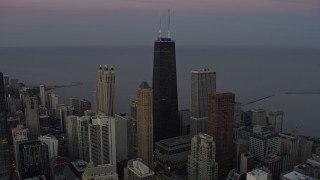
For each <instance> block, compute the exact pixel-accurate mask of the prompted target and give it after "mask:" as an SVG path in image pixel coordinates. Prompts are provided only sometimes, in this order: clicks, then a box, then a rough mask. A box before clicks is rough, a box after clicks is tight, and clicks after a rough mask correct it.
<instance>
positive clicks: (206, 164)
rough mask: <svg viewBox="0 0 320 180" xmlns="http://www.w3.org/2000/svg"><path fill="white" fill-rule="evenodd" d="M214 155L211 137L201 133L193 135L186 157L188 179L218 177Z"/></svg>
mask: <svg viewBox="0 0 320 180" xmlns="http://www.w3.org/2000/svg"><path fill="white" fill-rule="evenodd" d="M215 157H216V145H215V142H214V141H213V138H212V137H211V136H209V135H207V134H203V133H200V134H198V135H196V136H194V137H193V138H192V141H191V154H190V155H189V158H188V179H189V180H215V179H218V163H217V162H215Z"/></svg>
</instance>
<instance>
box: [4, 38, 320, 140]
mask: <svg viewBox="0 0 320 180" xmlns="http://www.w3.org/2000/svg"><path fill="white" fill-rule="evenodd" d="M176 48H177V71H178V89H179V106H180V109H182V108H189V106H190V71H191V70H193V69H200V68H210V69H212V70H215V71H216V72H217V89H218V90H219V91H231V92H234V93H235V94H236V99H237V101H240V102H242V103H247V102H249V101H251V100H255V99H258V98H261V97H264V96H267V95H271V94H276V96H275V97H273V98H270V99H267V100H265V101H261V102H259V103H255V104H252V105H250V106H245V107H244V109H245V110H248V109H250V108H253V107H262V108H265V109H267V110H271V109H282V110H284V113H285V123H284V125H285V128H284V129H285V130H286V131H289V130H291V129H293V128H294V127H296V126H298V128H299V129H300V131H301V132H303V133H305V134H309V135H316V136H320V113H319V110H320V94H319V95H285V94H283V93H284V92H287V91H298V92H306V91H307V92H310V91H312V92H320V48H318V49H317V48H283V47H282V48H275V47H227V46H179V45H178V44H177V47H176ZM100 64H101V65H105V64H106V65H109V66H110V65H113V66H114V67H115V70H116V92H117V110H118V111H121V112H127V113H130V112H129V107H130V101H131V100H132V99H134V98H135V97H136V88H137V87H138V86H139V84H140V82H141V81H143V80H147V81H148V82H149V84H150V85H151V84H152V83H151V82H152V81H151V80H152V65H153V46H117V47H81V48H78V47H74V48H70V47H69V48H0V71H2V72H4V74H8V75H9V76H10V77H14V78H18V79H19V80H20V81H22V82H25V83H26V84H30V85H39V84H49V85H50V84H62V83H70V82H73V81H81V82H83V83H84V85H83V86H79V87H72V88H64V89H58V90H55V91H54V92H56V93H58V94H59V95H60V100H61V101H62V102H63V103H68V98H69V97H70V96H73V95H75V96H80V97H81V98H86V99H89V100H92V95H93V91H94V89H95V84H96V79H97V69H98V67H99V65H100Z"/></svg>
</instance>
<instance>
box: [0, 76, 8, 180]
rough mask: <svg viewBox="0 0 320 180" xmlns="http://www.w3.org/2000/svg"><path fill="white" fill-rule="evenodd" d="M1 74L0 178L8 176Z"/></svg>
mask: <svg viewBox="0 0 320 180" xmlns="http://www.w3.org/2000/svg"><path fill="white" fill-rule="evenodd" d="M6 106H7V105H6V95H5V90H4V79H3V74H2V73H1V72H0V179H9V178H10V171H9V170H10V169H9V168H10V162H9V144H8V135H9V134H8V124H7V118H6Z"/></svg>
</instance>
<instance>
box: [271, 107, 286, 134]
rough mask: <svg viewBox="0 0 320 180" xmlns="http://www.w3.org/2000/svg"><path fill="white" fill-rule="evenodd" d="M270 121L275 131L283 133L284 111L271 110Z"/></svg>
mask: <svg viewBox="0 0 320 180" xmlns="http://www.w3.org/2000/svg"><path fill="white" fill-rule="evenodd" d="M269 123H270V124H271V125H272V127H273V130H274V131H275V132H277V133H282V124H283V111H270V112H269Z"/></svg>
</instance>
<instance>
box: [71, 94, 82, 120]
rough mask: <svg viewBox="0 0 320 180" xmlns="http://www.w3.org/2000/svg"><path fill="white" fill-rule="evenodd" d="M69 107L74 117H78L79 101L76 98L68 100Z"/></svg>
mask: <svg viewBox="0 0 320 180" xmlns="http://www.w3.org/2000/svg"><path fill="white" fill-rule="evenodd" d="M70 106H71V107H72V108H73V109H74V115H76V116H80V100H79V97H77V96H72V97H71V98H70Z"/></svg>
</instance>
